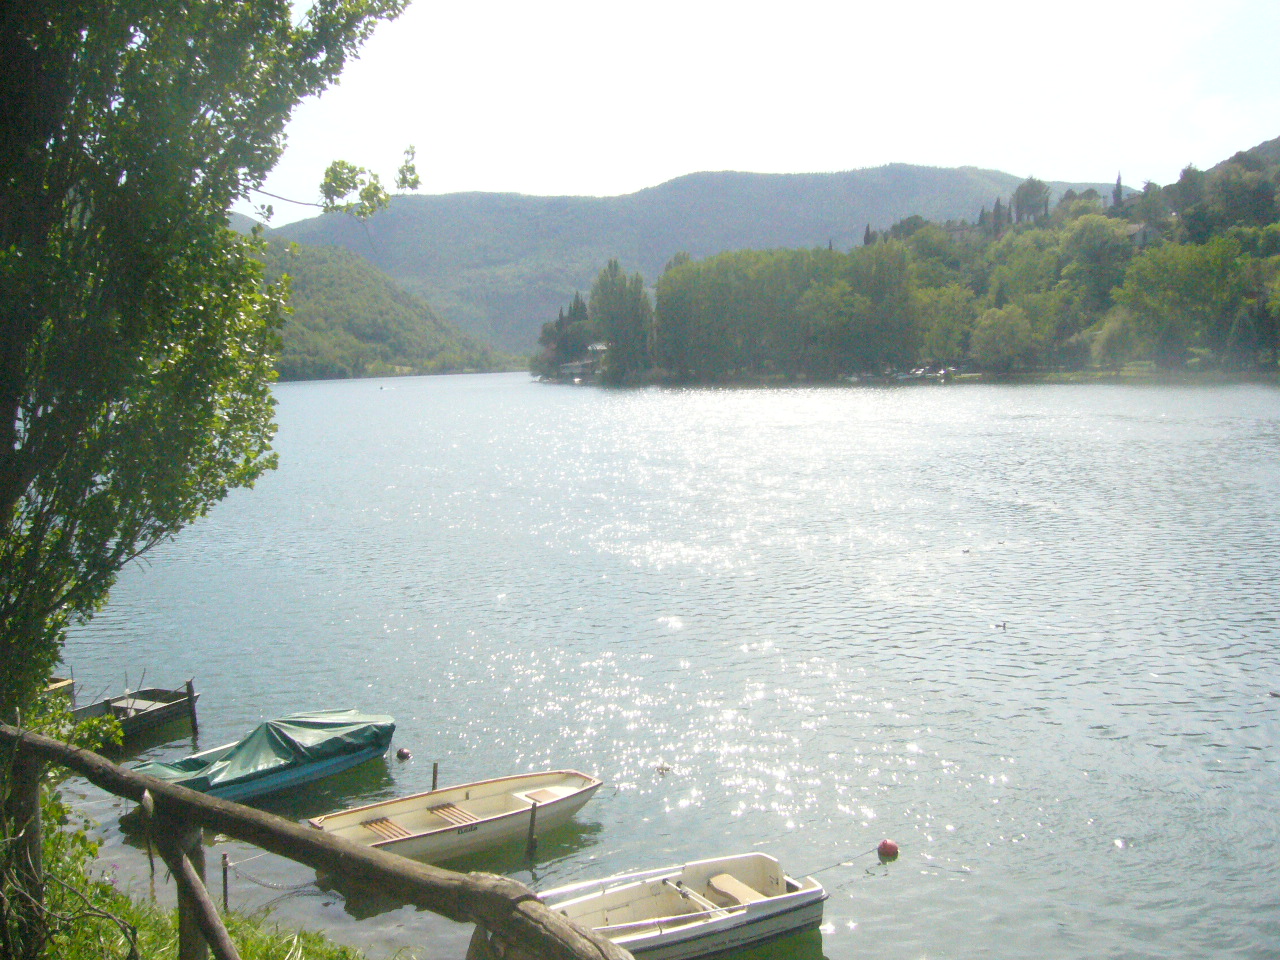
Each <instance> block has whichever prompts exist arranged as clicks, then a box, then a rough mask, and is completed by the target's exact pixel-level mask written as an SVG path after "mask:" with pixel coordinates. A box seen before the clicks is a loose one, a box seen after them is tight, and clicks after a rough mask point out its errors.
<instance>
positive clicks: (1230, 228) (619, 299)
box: [535, 141, 1280, 383]
mask: <svg viewBox="0 0 1280 960" xmlns="http://www.w3.org/2000/svg"><path fill="white" fill-rule="evenodd" d="M1276 146H1277V142H1276V141H1272V142H1269V143H1266V144H1262V145H1260V146H1259V147H1255V148H1254V149H1252V150H1249V151H1242V152H1240V153H1238V154H1236V155H1235V156H1233V157H1232V158H1231V159H1230V160H1228V161H1226V162H1224V163H1221V164H1219V165H1218V166H1216V167H1214V168H1213V169H1212V170H1210V171H1207V172H1206V171H1200V170H1197V169H1196V168H1194V167H1187V168H1186V169H1184V170H1183V171H1182V174H1181V176H1180V177H1179V179H1178V181H1177V182H1176V183H1173V184H1170V185H1168V186H1166V187H1160V186H1158V185H1156V184H1151V183H1148V184H1146V185H1145V187H1144V189H1143V191H1142V192H1141V193H1137V194H1132V195H1126V194H1125V191H1124V190H1123V189H1122V187H1121V186H1120V184H1119V183H1118V182H1117V183H1116V184H1115V186H1114V187H1113V188H1112V190H1111V191H1110V196H1109V197H1105V196H1103V195H1100V194H1099V193H1098V191H1096V190H1086V191H1082V192H1076V191H1074V190H1070V191H1067V192H1065V193H1064V194H1063V195H1062V196H1061V197H1059V198H1057V200H1056V202H1055V201H1054V199H1053V196H1052V190H1051V189H1050V187H1049V185H1048V184H1045V183H1043V182H1041V181H1039V180H1036V179H1034V178H1029V179H1027V180H1025V181H1023V182H1022V183H1021V184H1019V185H1018V186H1017V188H1016V189H1015V190H1014V191H1012V195H1011V196H1010V197H1009V198H1008V201H1007V202H1006V201H1000V202H997V203H996V204H994V205H993V207H992V209H991V210H983V211H981V212H980V214H979V216H978V218H977V220H976V222H975V223H963V222H956V221H950V222H946V223H938V222H932V221H930V220H928V219H927V218H925V217H922V216H919V215H912V216H910V217H907V218H905V219H903V220H901V221H899V222H898V223H896V224H894V225H893V226H892V227H891V228H890V229H888V230H886V231H870V230H868V231H867V232H866V233H865V235H864V243H863V244H862V245H861V246H858V247H855V248H853V249H852V250H848V251H844V250H839V249H826V248H816V249H815V248H813V247H807V248H792V249H775V250H740V251H733V252H727V253H720V254H717V255H715V256H711V257H705V258H701V259H699V258H696V257H691V256H688V255H686V254H680V255H678V256H676V257H674V258H672V260H671V261H670V262H669V263H668V264H667V266H666V268H665V269H664V271H663V272H662V273H661V275H660V276H659V277H658V278H657V281H656V284H655V285H654V291H655V298H654V300H653V302H650V300H649V294H648V292H647V289H646V284H645V282H644V278H642V277H641V276H640V275H639V274H632V275H630V276H628V275H627V274H626V273H625V272H624V271H623V270H622V269H621V268H620V266H619V263H618V261H617V260H611V261H609V262H608V264H607V265H606V266H605V268H604V269H603V270H601V271H600V272H599V274H598V276H597V278H596V281H595V283H594V284H593V285H592V287H591V288H590V297H589V300H588V301H583V300H582V299H581V298H579V297H576V296H575V298H574V299H573V301H572V302H571V303H570V304H569V309H568V312H567V313H566V312H565V310H564V309H563V308H561V309H560V311H559V315H558V317H557V318H556V319H554V320H550V319H549V320H548V322H547V323H546V324H545V325H544V327H543V330H542V335H541V337H540V343H541V344H542V346H543V348H544V349H543V353H542V355H541V356H540V357H539V358H538V359H537V361H536V363H535V370H536V371H537V372H539V373H542V374H544V375H549V376H557V375H563V376H566V377H569V376H572V377H574V378H578V377H581V376H583V365H584V364H585V365H586V366H587V367H590V368H596V367H598V372H599V374H600V376H601V378H602V379H604V380H605V381H607V382H612V383H637V382H647V381H654V380H659V381H671V382H685V383H687V382H724V381H740V380H774V379H776V380H830V379H836V378H841V377H849V376H859V377H863V376H870V377H872V378H883V377H885V376H886V375H893V374H899V373H903V372H906V371H910V370H912V368H921V367H923V368H926V369H930V370H934V371H937V370H940V369H943V368H946V369H955V370H965V369H971V370H982V371H987V372H992V373H1011V372H1012V373H1016V372H1031V371H1045V370H1084V369H1086V368H1089V367H1095V368H1101V369H1103V370H1110V371H1118V370H1119V369H1120V368H1122V367H1124V366H1125V365H1126V364H1128V363H1130V362H1131V361H1144V362H1146V363H1149V364H1153V365H1155V366H1158V367H1160V368H1165V369H1169V370H1178V369H1183V368H1186V367H1190V366H1194V367H1196V368H1198V369H1201V370H1230V371H1265V372H1267V373H1269V375H1272V376H1274V375H1275V373H1276V369H1277V360H1278V359H1280V204H1278V198H1280V162H1278V158H1277V150H1276ZM592 345H597V346H596V348H594V349H593V347H592ZM598 345H605V346H606V347H607V349H605V350H604V353H603V356H601V355H600V349H599V346H598ZM565 364H569V365H571V366H568V367H566V366H564V365H565Z"/></svg>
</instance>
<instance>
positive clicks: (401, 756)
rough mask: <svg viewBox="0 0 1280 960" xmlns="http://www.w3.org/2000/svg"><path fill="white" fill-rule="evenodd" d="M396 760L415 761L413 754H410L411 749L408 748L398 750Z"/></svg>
mask: <svg viewBox="0 0 1280 960" xmlns="http://www.w3.org/2000/svg"><path fill="white" fill-rule="evenodd" d="M396 759H397V760H412V759H413V754H412V753H410V752H409V748H408V747H401V748H400V749H399V750H397V751H396Z"/></svg>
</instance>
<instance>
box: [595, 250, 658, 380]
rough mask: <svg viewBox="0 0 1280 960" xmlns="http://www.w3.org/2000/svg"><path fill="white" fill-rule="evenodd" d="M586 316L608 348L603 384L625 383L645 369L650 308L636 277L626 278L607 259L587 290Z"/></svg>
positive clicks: (619, 269) (603, 371) (647, 298)
mask: <svg viewBox="0 0 1280 960" xmlns="http://www.w3.org/2000/svg"><path fill="white" fill-rule="evenodd" d="M588 315H589V316H590V318H591V325H592V327H594V328H595V329H596V330H597V331H599V334H600V336H601V337H603V338H604V340H605V342H606V343H607V344H608V346H609V349H608V352H607V353H606V355H605V361H604V369H603V370H602V371H601V374H602V376H603V378H604V380H605V382H606V383H615V384H617V383H625V382H626V381H627V380H629V379H631V378H633V377H635V376H636V375H637V374H639V373H640V372H641V371H643V370H645V369H647V368H648V363H649V329H650V327H651V326H652V325H653V305H652V304H651V303H650V301H649V294H648V293H647V292H646V291H645V288H644V278H643V277H642V276H640V274H638V273H636V274H632V275H631V276H629V277H628V276H627V275H626V274H625V273H624V272H623V270H622V267H621V266H619V264H618V261H617V260H610V261H609V263H608V264H607V265H606V266H605V268H604V269H603V270H601V271H600V274H599V276H597V277H596V282H595V283H594V284H593V285H592V287H591V299H590V301H589V304H588Z"/></svg>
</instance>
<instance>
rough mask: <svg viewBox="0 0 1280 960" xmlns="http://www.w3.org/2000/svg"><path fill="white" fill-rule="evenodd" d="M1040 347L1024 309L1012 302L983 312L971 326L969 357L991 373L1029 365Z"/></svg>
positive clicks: (1005, 371)
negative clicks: (1001, 307)
mask: <svg viewBox="0 0 1280 960" xmlns="http://www.w3.org/2000/svg"><path fill="white" fill-rule="evenodd" d="M1040 347H1041V344H1040V339H1039V337H1038V336H1037V335H1036V331H1035V329H1034V327H1033V326H1032V324H1031V320H1030V318H1029V317H1028V316H1027V312H1026V311H1025V310H1023V309H1022V308H1021V307H1019V306H1016V305H1012V306H1008V307H1005V308H1003V309H1000V310H988V311H986V312H985V313H983V314H982V316H980V317H978V319H977V322H976V323H975V324H974V327H973V339H972V343H971V350H972V353H973V357H974V359H976V360H977V361H978V362H979V363H980V364H982V366H983V367H985V368H986V369H988V370H990V371H992V372H994V373H1009V372H1012V371H1014V370H1018V369H1024V368H1026V367H1028V366H1030V365H1031V364H1032V363H1033V362H1034V361H1035V359H1036V357H1037V356H1038V354H1039V351H1040Z"/></svg>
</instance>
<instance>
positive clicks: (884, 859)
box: [876, 840, 898, 863]
mask: <svg viewBox="0 0 1280 960" xmlns="http://www.w3.org/2000/svg"><path fill="white" fill-rule="evenodd" d="M876 853H878V854H879V855H880V862H881V863H888V862H889V861H891V860H897V859H898V845H897V844H896V843H894V842H893V841H892V840H881V841H880V846H878V847H876Z"/></svg>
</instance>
